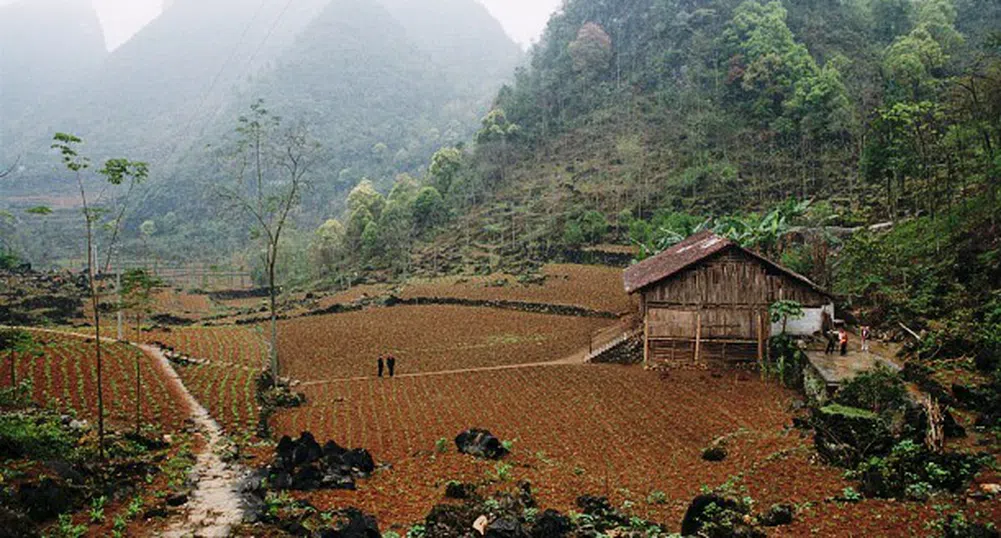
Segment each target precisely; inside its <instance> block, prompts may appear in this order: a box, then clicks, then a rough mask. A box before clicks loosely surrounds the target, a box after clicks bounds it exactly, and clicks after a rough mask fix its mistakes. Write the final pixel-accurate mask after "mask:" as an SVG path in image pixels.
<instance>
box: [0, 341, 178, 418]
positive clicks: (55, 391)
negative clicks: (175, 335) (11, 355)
mask: <svg viewBox="0 0 1001 538" xmlns="http://www.w3.org/2000/svg"><path fill="white" fill-rule="evenodd" d="M33 335H34V337H35V340H36V342H38V343H39V344H41V347H40V351H41V353H42V354H41V356H33V355H21V356H19V357H18V360H17V370H18V379H19V380H23V379H28V378H30V379H31V380H32V382H33V384H34V394H33V398H34V401H35V402H37V403H39V404H41V405H55V406H56V407H58V408H60V409H64V410H70V409H72V410H74V411H76V412H77V413H78V414H79V415H80V417H81V418H86V419H87V420H90V421H92V422H93V421H95V420H96V419H97V358H96V357H97V355H96V352H95V348H94V342H93V340H88V339H84V338H80V337H76V336H72V335H62V334H55V333H50V332H42V331H37V332H36V331H33ZM102 355H103V359H104V360H103V363H104V370H103V372H104V382H105V385H104V404H105V419H106V420H107V421H110V422H111V423H114V424H116V425H118V426H120V427H133V426H134V425H135V402H136V400H135V386H136V377H135V376H136V369H135V368H136V366H135V365H136V363H135V359H136V357H137V356H138V357H139V368H140V374H141V378H142V384H141V385H142V401H141V408H142V415H143V420H144V422H145V423H146V424H154V425H160V426H161V427H162V428H163V429H165V430H174V429H177V428H179V427H180V426H181V424H182V422H183V421H184V419H185V418H186V417H187V408H186V407H185V404H184V403H183V399H182V398H181V396H180V395H179V394H177V393H176V392H175V391H174V390H173V389H171V388H170V387H169V386H168V385H167V383H166V381H165V380H164V378H163V376H162V374H161V371H160V369H159V368H157V366H156V365H155V364H154V362H153V359H152V358H150V357H148V356H146V355H145V354H144V353H142V352H141V351H140V350H138V349H136V348H134V347H131V346H127V345H124V344H118V343H110V342H106V343H104V344H103V345H102ZM3 358H4V365H3V368H2V369H0V370H2V375H0V386H3V387H8V386H10V376H9V364H8V363H7V360H6V359H7V356H6V354H4V357H3Z"/></svg>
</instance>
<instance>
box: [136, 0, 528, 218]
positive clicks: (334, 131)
mask: <svg viewBox="0 0 1001 538" xmlns="http://www.w3.org/2000/svg"><path fill="white" fill-rule="evenodd" d="M435 19H438V21H437V22H436V21H435ZM520 55H521V52H520V49H518V47H517V46H516V45H515V44H514V43H513V42H512V41H511V40H510V39H509V38H508V37H507V35H506V34H505V33H504V32H503V30H502V28H501V27H500V24H499V23H498V22H497V21H496V20H494V19H493V18H492V17H491V16H490V15H489V13H487V12H486V10H485V9H484V8H482V6H480V5H479V4H478V3H477V2H475V1H474V0H450V1H449V2H446V3H444V4H443V3H441V2H438V1H436V0H409V1H408V0H384V1H377V0H334V1H331V2H329V3H328V4H327V6H326V7H325V8H324V9H323V11H322V12H321V13H319V14H318V15H317V16H316V17H315V18H314V20H312V21H311V22H310V23H309V24H308V25H307V26H306V27H305V28H304V29H303V30H302V31H301V32H300V34H299V35H298V36H297V38H296V39H295V41H294V43H293V44H291V45H290V46H289V47H288V49H287V50H285V51H284V52H283V53H282V54H280V55H278V56H277V57H276V58H275V59H274V61H273V63H272V64H271V65H269V66H268V67H267V68H266V69H263V70H262V71H261V72H260V74H259V75H257V76H256V77H253V78H252V79H251V80H250V81H249V82H248V83H247V84H245V85H243V86H242V87H241V88H240V91H239V92H236V93H234V94H233V96H232V99H231V102H230V104H229V105H228V107H227V108H226V109H224V110H223V112H221V113H219V114H218V115H217V116H216V117H215V118H214V120H213V121H212V122H211V123H210V125H209V126H208V127H207V128H205V132H206V133H210V136H209V137H208V138H207V140H208V141H210V142H218V141H219V140H221V139H223V138H224V137H225V136H226V134H227V133H228V132H231V131H232V129H233V128H234V126H235V120H236V118H237V117H239V115H241V114H244V113H245V112H246V110H247V107H248V106H249V105H250V104H251V103H253V102H254V101H255V100H256V99H258V98H261V99H264V101H265V104H266V106H267V107H268V108H269V109H270V110H273V111H275V112H276V113H278V114H280V115H282V116H285V117H286V118H287V119H289V120H291V121H302V122H304V123H306V124H307V125H308V126H309V127H310V130H311V132H312V134H313V136H314V137H315V138H316V139H317V140H318V141H319V142H320V144H321V145H322V147H323V156H322V158H321V163H320V166H318V167H317V168H318V170H317V175H319V176H320V177H319V178H318V179H319V181H318V185H317V191H316V193H315V195H314V196H312V197H310V200H309V201H308V202H307V204H306V205H307V210H312V213H313V216H314V218H324V217H326V216H329V214H330V212H332V211H335V209H334V208H336V207H337V205H338V203H339V201H340V198H341V195H342V194H343V192H345V191H346V190H348V189H350V188H351V187H353V186H354V185H355V184H356V183H357V182H358V181H359V180H360V179H361V178H362V177H370V178H372V179H374V180H376V182H377V183H379V184H381V185H383V186H388V185H389V184H390V183H391V181H392V180H393V178H394V177H395V176H396V175H397V174H398V173H401V172H412V173H418V172H419V170H420V169H422V168H423V167H424V166H426V164H427V161H428V159H429V157H430V155H431V154H432V153H433V152H434V151H435V150H436V149H438V148H439V147H441V146H442V145H445V144H454V143H457V142H460V141H462V140H465V139H468V137H469V135H470V133H471V132H472V131H473V130H474V129H475V128H476V126H477V125H478V122H479V119H480V117H481V116H482V115H483V114H484V113H485V111H486V110H487V109H488V108H489V105H490V102H491V99H492V96H493V94H494V93H495V92H496V90H497V88H498V87H499V86H500V84H501V82H502V81H503V80H504V78H503V77H505V76H506V75H507V74H509V73H511V72H512V71H513V68H514V66H515V65H516V63H517V62H518V61H519V59H520ZM185 157H186V158H185V160H184V162H183V163H180V164H179V165H178V167H177V169H176V173H175V174H173V175H174V177H175V178H176V179H172V180H171V181H169V182H164V183H161V184H159V185H157V186H155V188H156V189H157V191H156V192H155V193H154V194H153V195H152V196H151V198H150V203H149V204H147V207H146V208H145V210H144V212H143V213H144V215H143V216H145V217H151V218H153V217H156V216H157V215H158V214H159V215H162V214H164V213H166V212H167V211H175V212H176V213H178V214H185V215H186V214H189V213H190V216H191V217H192V218H198V215H199V211H198V210H197V209H195V208H196V207H198V206H200V205H201V204H197V203H193V200H199V199H201V200H204V198H205V196H206V194H205V192H206V189H205V188H203V187H204V185H201V184H199V183H198V180H200V179H204V178H206V177H214V175H215V174H216V173H217V172H216V171H215V169H214V166H213V163H212V162H211V160H212V155H211V153H210V152H202V153H198V152H197V151H194V152H190V153H187V154H186V156H185ZM180 192H186V193H187V194H186V195H179V194H178V193H180Z"/></svg>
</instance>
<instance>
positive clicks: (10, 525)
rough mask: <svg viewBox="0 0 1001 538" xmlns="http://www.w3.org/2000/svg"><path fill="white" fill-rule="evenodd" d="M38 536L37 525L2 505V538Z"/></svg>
mask: <svg viewBox="0 0 1001 538" xmlns="http://www.w3.org/2000/svg"><path fill="white" fill-rule="evenodd" d="M36 536H38V531H37V530H35V524H34V523H32V521H31V520H30V519H28V516H26V515H25V514H22V513H21V512H18V511H16V510H13V509H12V508H10V507H7V506H3V505H0V538H34V537H36Z"/></svg>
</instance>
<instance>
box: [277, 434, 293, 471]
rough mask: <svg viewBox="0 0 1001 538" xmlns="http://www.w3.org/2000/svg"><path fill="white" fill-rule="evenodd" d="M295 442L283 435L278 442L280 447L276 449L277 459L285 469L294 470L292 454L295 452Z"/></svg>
mask: <svg viewBox="0 0 1001 538" xmlns="http://www.w3.org/2000/svg"><path fill="white" fill-rule="evenodd" d="M295 446H296V444H295V442H294V441H292V438H291V437H289V436H287V435H283V436H282V438H281V439H280V440H279V441H278V446H276V447H275V459H276V461H277V462H278V463H279V464H280V465H282V466H283V467H285V468H287V469H290V468H292V465H293V464H292V452H293V451H295Z"/></svg>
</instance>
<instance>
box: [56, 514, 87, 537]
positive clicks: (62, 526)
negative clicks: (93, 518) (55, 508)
mask: <svg viewBox="0 0 1001 538" xmlns="http://www.w3.org/2000/svg"><path fill="white" fill-rule="evenodd" d="M86 533H87V527H86V525H74V524H73V516H72V515H71V514H61V515H60V516H59V522H58V523H57V524H56V527H55V533H54V534H53V535H52V538H80V537H81V536H83V535H84V534H86Z"/></svg>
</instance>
